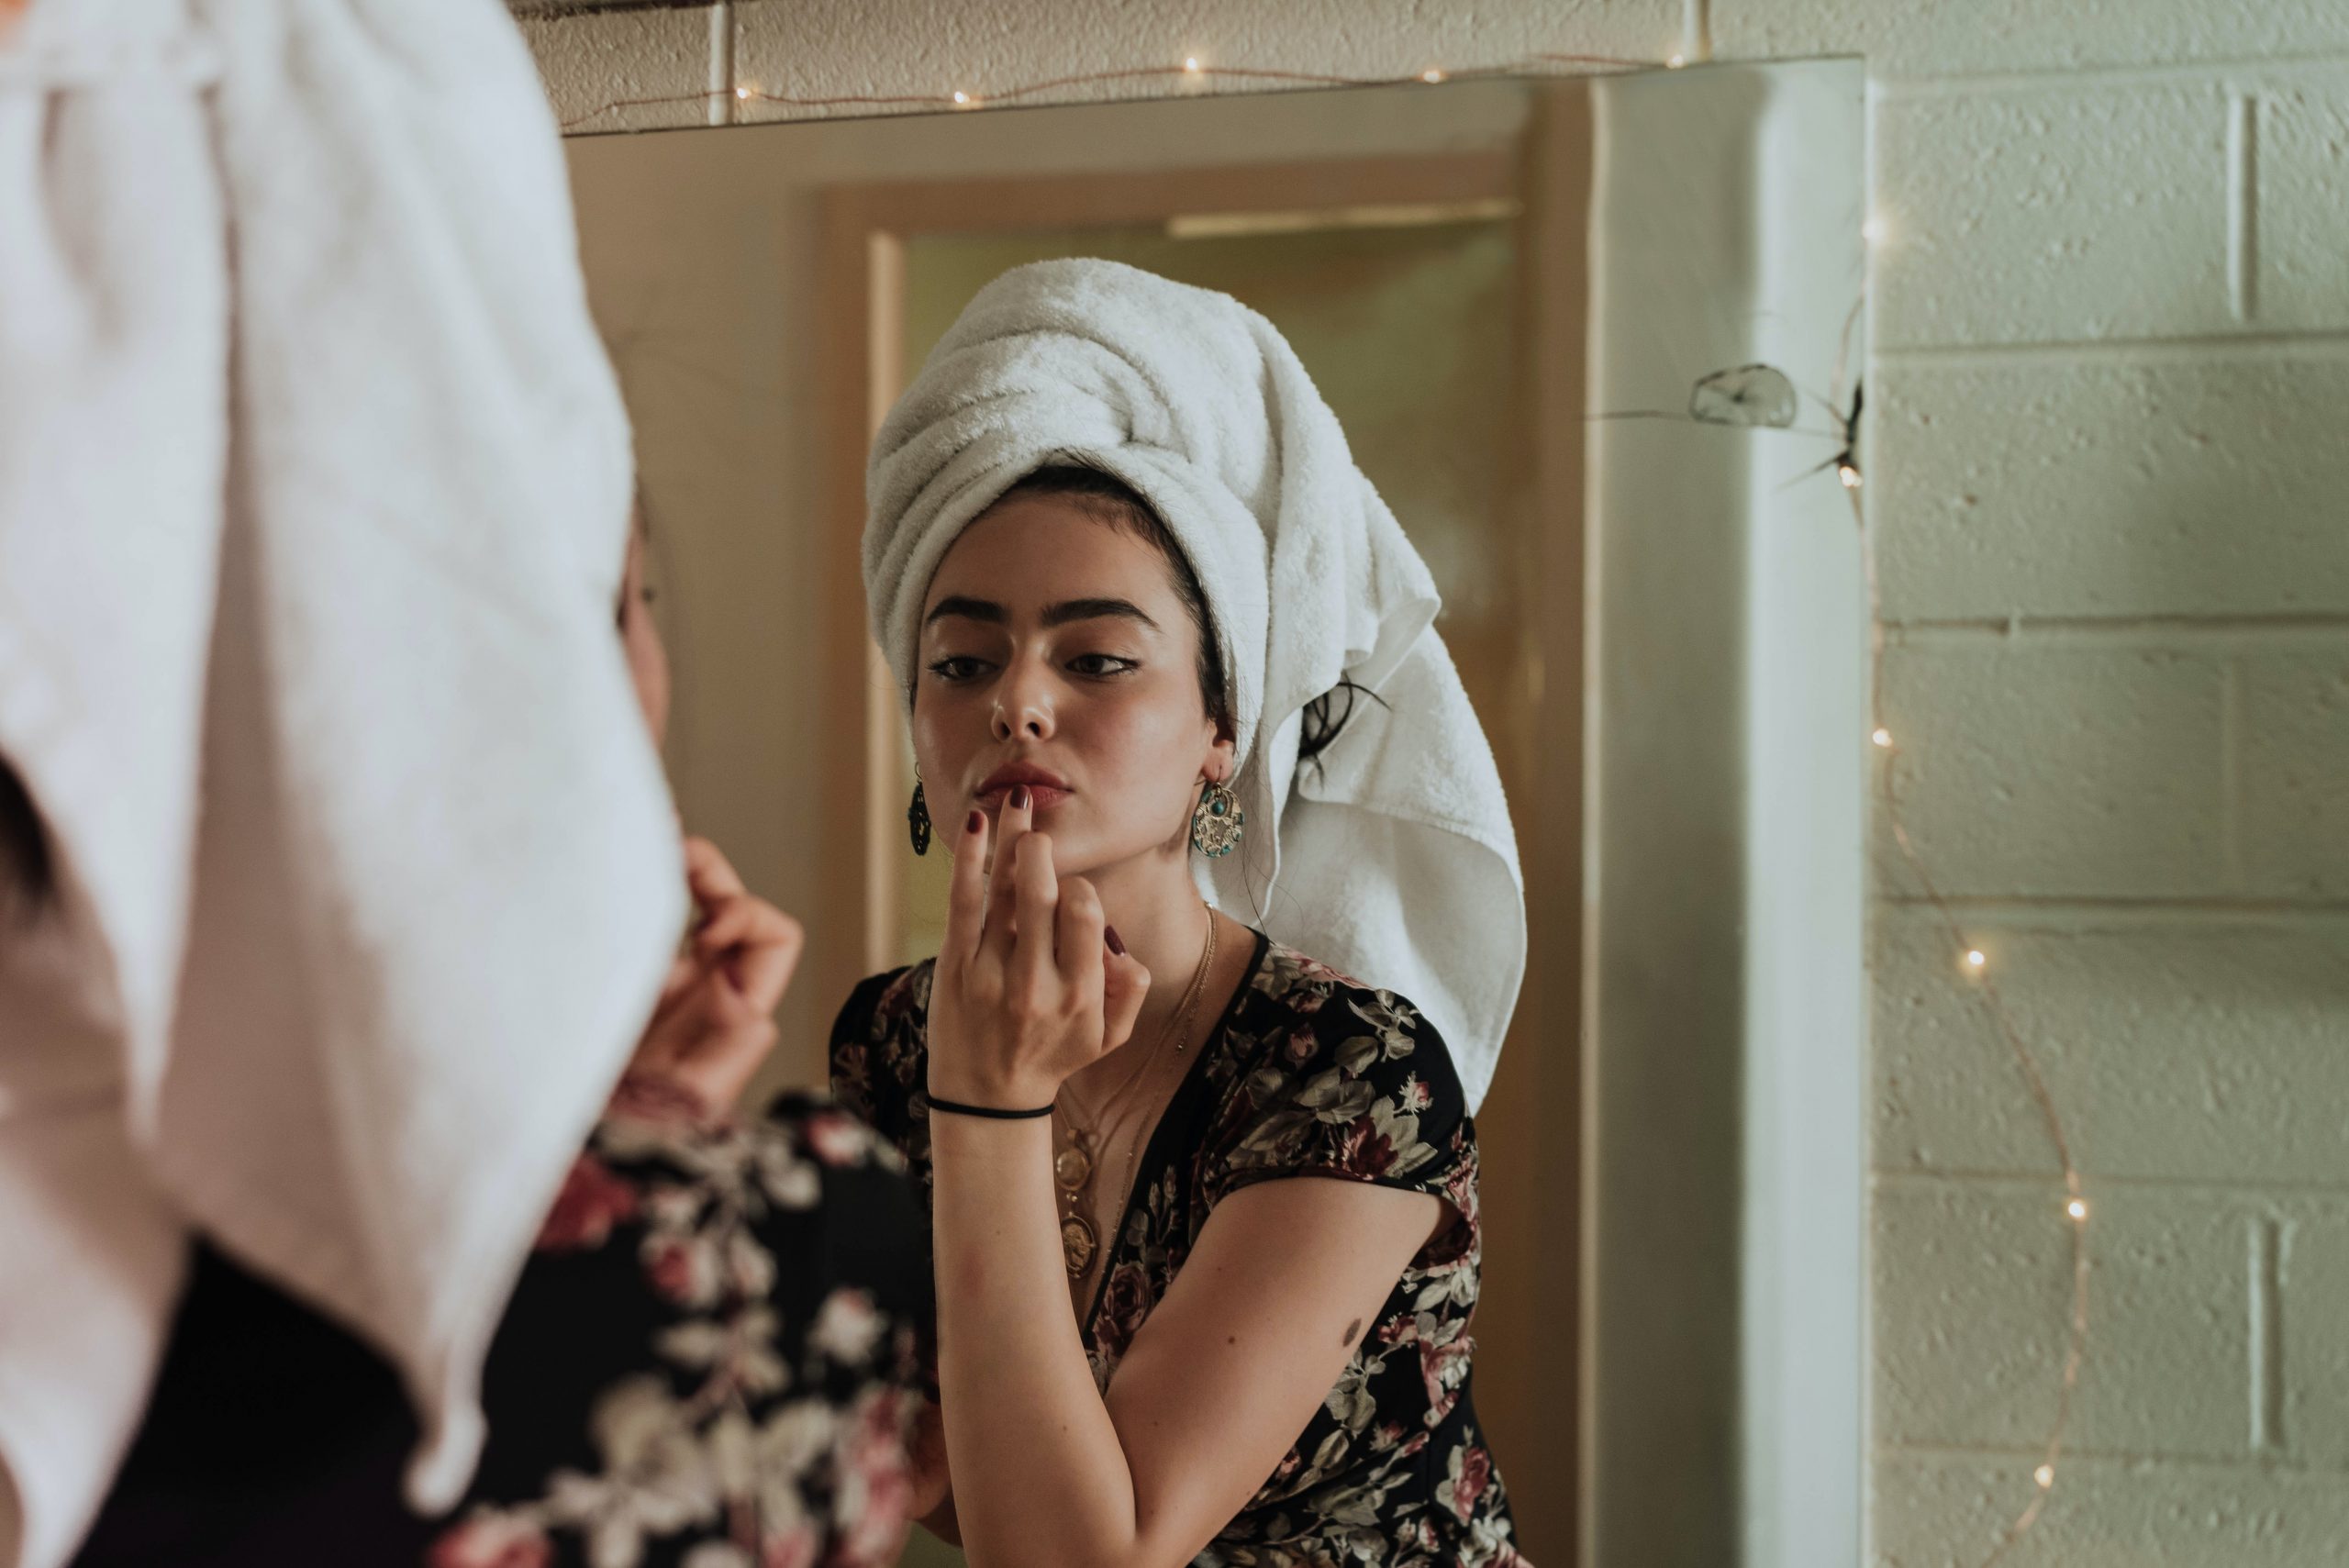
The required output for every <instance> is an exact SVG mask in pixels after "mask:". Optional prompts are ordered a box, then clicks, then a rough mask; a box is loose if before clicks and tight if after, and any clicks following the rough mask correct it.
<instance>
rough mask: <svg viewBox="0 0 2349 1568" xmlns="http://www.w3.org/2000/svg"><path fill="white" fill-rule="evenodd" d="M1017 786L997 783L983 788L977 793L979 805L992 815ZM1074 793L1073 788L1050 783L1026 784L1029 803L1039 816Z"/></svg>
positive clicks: (1000, 807) (1001, 807) (999, 808)
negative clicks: (1057, 786)
mask: <svg viewBox="0 0 2349 1568" xmlns="http://www.w3.org/2000/svg"><path fill="white" fill-rule="evenodd" d="M1017 788H1019V785H1017V784H997V785H996V786H995V788H993V789H983V790H981V791H980V792H979V794H978V802H979V805H980V806H981V807H983V808H984V809H985V811H986V812H987V814H988V815H989V816H994V815H996V813H998V812H1000V811H1002V809H1003V805H1004V802H1005V801H1006V800H1007V799H1008V798H1009V797H1010V795H1011V792H1012V791H1013V790H1014V789H1017ZM1074 793H1076V792H1075V791H1074V790H1065V789H1056V788H1054V787H1053V786H1052V785H1051V784H1030V785H1029V786H1028V799H1029V803H1030V806H1032V807H1033V808H1034V810H1035V812H1036V815H1038V816H1039V817H1041V816H1042V815H1043V814H1044V813H1045V812H1047V811H1050V810H1051V809H1052V807H1053V806H1058V805H1059V804H1060V803H1061V802H1062V801H1063V800H1066V799H1067V798H1068V797H1069V796H1070V795H1074Z"/></svg>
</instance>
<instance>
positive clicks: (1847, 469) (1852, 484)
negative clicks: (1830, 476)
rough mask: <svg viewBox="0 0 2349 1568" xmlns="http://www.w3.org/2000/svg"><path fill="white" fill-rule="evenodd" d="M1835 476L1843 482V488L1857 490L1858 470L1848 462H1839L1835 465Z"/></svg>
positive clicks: (1858, 482) (1858, 484)
mask: <svg viewBox="0 0 2349 1568" xmlns="http://www.w3.org/2000/svg"><path fill="white" fill-rule="evenodd" d="M1835 477H1836V478H1838V479H1840V480H1842V482H1843V488H1844V489H1846V490H1857V489H1858V488H1859V487H1860V471H1859V470H1858V469H1856V468H1854V467H1853V466H1852V465H1851V464H1850V463H1848V462H1839V463H1837V464H1836V465H1835Z"/></svg>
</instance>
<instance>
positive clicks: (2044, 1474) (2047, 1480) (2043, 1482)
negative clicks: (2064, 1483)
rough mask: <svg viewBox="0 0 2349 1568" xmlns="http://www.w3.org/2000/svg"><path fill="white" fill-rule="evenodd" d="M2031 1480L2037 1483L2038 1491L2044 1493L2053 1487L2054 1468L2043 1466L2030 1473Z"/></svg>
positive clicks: (2048, 1465) (2049, 1465)
mask: <svg viewBox="0 0 2349 1568" xmlns="http://www.w3.org/2000/svg"><path fill="white" fill-rule="evenodd" d="M2031 1478H2032V1480H2033V1481H2036V1482H2038V1483H2039V1486H2040V1490H2042V1491H2045V1490H2046V1489H2047V1488H2048V1487H2050V1486H2053V1485H2055V1467H2054V1465H2052V1464H2043V1465H2041V1466H2040V1467H2039V1468H2038V1469H2036V1470H2034V1471H2032V1473H2031Z"/></svg>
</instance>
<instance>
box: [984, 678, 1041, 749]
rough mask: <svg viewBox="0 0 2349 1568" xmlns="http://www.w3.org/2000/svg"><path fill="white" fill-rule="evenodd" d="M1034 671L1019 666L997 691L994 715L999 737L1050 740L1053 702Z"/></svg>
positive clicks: (996, 731)
mask: <svg viewBox="0 0 2349 1568" xmlns="http://www.w3.org/2000/svg"><path fill="white" fill-rule="evenodd" d="M1042 686H1043V683H1042V682H1041V681H1040V680H1038V679H1037V678H1036V677H1035V675H1034V674H1033V673H1031V672H1028V671H1025V670H1023V669H1020V668H1018V667H1015V668H1014V669H1013V670H1012V672H1011V673H1010V676H1009V678H1008V679H1007V680H1006V681H1005V682H1004V683H1003V685H1002V686H1001V687H1000V688H999V689H998V690H997V692H996V702H995V713H994V715H993V719H994V728H995V738H996V740H1014V739H1018V740H1051V739H1052V699H1051V697H1050V695H1048V694H1047V693H1046V692H1045V691H1044V690H1043V689H1042Z"/></svg>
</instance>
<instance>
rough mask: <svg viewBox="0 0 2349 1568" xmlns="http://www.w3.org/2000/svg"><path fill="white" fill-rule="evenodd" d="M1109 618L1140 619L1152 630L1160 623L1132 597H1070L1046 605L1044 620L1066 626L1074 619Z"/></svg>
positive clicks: (1052, 624)
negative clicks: (1143, 611)
mask: <svg viewBox="0 0 2349 1568" xmlns="http://www.w3.org/2000/svg"><path fill="white" fill-rule="evenodd" d="M1107 619H1116V620H1131V621H1140V622H1141V624H1142V625H1144V626H1146V627H1148V628H1150V629H1151V630H1152V631H1156V630H1157V629H1158V623H1157V622H1156V621H1154V620H1152V619H1151V618H1150V617H1148V616H1146V615H1144V614H1143V613H1142V610H1141V606H1140V605H1137V604H1135V603H1134V602H1133V601H1132V600H1130V599H1068V600H1064V601H1063V602H1062V603H1060V604H1057V605H1047V606H1045V607H1044V616H1043V621H1044V624H1045V625H1046V626H1048V627H1052V626H1066V625H1068V624H1069V623H1070V622H1072V621H1080V620H1107Z"/></svg>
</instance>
